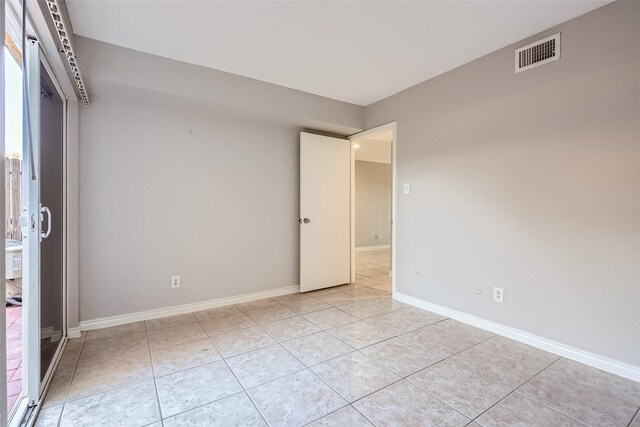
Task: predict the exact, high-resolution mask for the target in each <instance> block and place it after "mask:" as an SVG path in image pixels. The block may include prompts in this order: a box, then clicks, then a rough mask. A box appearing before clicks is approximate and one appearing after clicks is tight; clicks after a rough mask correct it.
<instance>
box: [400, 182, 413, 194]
mask: <svg viewBox="0 0 640 427" xmlns="http://www.w3.org/2000/svg"><path fill="white" fill-rule="evenodd" d="M402 193H403V194H410V193H411V184H409V183H408V182H405V183H404V186H403V187H402Z"/></svg>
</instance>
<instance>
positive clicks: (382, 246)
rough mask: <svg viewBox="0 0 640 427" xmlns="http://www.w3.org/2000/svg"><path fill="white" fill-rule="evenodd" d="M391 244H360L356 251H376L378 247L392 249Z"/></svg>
mask: <svg viewBox="0 0 640 427" xmlns="http://www.w3.org/2000/svg"><path fill="white" fill-rule="evenodd" d="M390 248H391V245H379V246H358V247H357V248H356V252H363V251H375V250H376V249H390Z"/></svg>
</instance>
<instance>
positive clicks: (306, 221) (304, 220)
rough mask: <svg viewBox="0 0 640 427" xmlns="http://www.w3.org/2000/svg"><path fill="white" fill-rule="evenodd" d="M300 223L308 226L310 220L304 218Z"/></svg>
mask: <svg viewBox="0 0 640 427" xmlns="http://www.w3.org/2000/svg"><path fill="white" fill-rule="evenodd" d="M302 222H304V223H305V224H309V223H310V222H311V220H310V219H309V218H305V219H303V220H302Z"/></svg>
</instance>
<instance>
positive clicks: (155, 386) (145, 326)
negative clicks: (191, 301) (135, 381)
mask: <svg viewBox="0 0 640 427" xmlns="http://www.w3.org/2000/svg"><path fill="white" fill-rule="evenodd" d="M194 317H195V316H194ZM143 324H144V336H145V338H146V340H147V349H148V350H149V362H150V363H151V375H152V376H153V388H154V390H155V391H156V402H158V412H159V413H160V423H161V424H162V425H163V426H164V422H162V420H163V419H164V418H163V417H162V405H161V404H160V394H159V393H158V383H157V382H156V371H155V368H154V367H153V356H152V355H151V344H149V333H148V332H147V322H146V321H143Z"/></svg>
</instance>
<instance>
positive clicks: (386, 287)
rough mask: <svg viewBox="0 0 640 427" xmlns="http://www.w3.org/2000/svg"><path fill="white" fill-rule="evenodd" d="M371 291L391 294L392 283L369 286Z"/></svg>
mask: <svg viewBox="0 0 640 427" xmlns="http://www.w3.org/2000/svg"><path fill="white" fill-rule="evenodd" d="M369 287H370V288H371V289H375V290H377V291H381V292H384V293H385V294H387V295H389V294H391V282H389V283H380V284H376V285H369Z"/></svg>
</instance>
